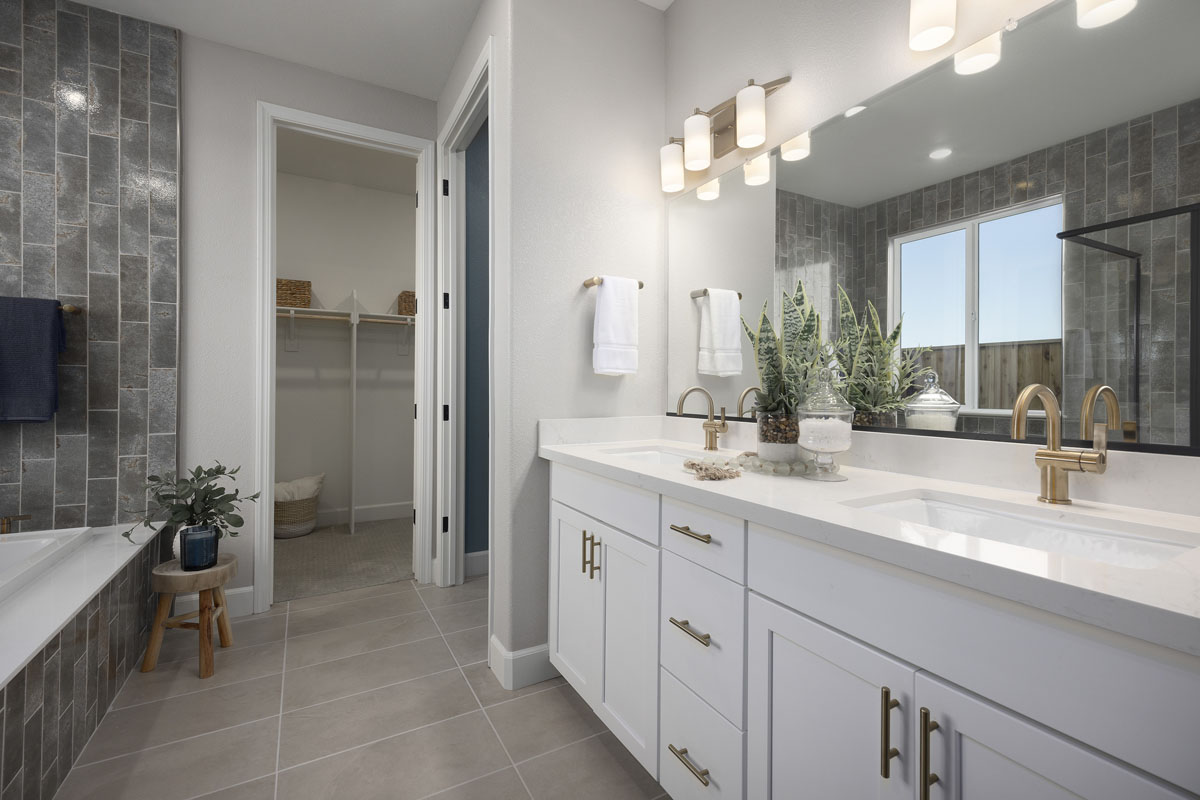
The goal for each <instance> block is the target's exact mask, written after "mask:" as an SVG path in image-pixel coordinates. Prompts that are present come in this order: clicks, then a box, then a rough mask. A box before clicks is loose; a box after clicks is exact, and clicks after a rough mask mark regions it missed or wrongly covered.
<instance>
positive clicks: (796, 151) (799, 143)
mask: <svg viewBox="0 0 1200 800" xmlns="http://www.w3.org/2000/svg"><path fill="white" fill-rule="evenodd" d="M811 152H812V134H811V132H810V131H805V132H804V133H802V134H800V135H799V136H795V137H793V138H791V139H788V140H787V141H786V142H784V143H783V144H781V145H780V146H779V157H780V158H782V159H783V160H784V161H799V160H800V159H802V158H808V155H809V153H811Z"/></svg>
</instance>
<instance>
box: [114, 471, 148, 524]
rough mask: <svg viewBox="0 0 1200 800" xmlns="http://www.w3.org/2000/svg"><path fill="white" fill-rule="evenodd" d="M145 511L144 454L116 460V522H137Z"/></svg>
mask: <svg viewBox="0 0 1200 800" xmlns="http://www.w3.org/2000/svg"><path fill="white" fill-rule="evenodd" d="M145 513H146V456H132V457H128V458H121V459H119V460H118V462H117V522H137V521H138V520H139V519H141V518H142V516H143V515H144V514H145Z"/></svg>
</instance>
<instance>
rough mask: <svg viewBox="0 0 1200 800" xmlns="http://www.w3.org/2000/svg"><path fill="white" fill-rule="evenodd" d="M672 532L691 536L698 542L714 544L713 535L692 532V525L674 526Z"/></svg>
mask: <svg viewBox="0 0 1200 800" xmlns="http://www.w3.org/2000/svg"><path fill="white" fill-rule="evenodd" d="M671 530H673V531H675V532H676V533H682V534H683V535H684V536H690V537H692V538H693V539H695V540H696V541H698V542H704V543H705V544H712V534H709V533H696V532H695V531H694V530H692V528H691V526H690V525H672V526H671Z"/></svg>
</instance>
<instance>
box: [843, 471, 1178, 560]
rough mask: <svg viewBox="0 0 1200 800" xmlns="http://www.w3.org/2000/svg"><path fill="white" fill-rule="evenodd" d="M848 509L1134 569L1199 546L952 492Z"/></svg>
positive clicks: (1147, 528)
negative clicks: (857, 509)
mask: <svg viewBox="0 0 1200 800" xmlns="http://www.w3.org/2000/svg"><path fill="white" fill-rule="evenodd" d="M846 505H850V506H855V507H858V508H861V509H863V510H864V511H872V512H874V513H877V514H883V515H886V516H889V517H892V518H894V519H899V520H902V521H904V522H907V523H910V524H915V525H919V526H923V527H928V528H936V529H938V530H941V531H950V532H953V533H961V534H964V535H967V536H974V537H978V538H980V539H989V540H992V541H996V542H1005V543H1008V544H1013V545H1019V546H1022V547H1028V548H1032V549H1035V550H1042V551H1046V552H1051V553H1058V554H1060V555H1064V556H1072V557H1075V558H1082V559H1087V560H1089V561H1099V562H1102V563H1105V564H1113V565H1116V566H1121V567H1130V568H1133V569H1150V568H1153V567H1156V566H1158V565H1160V564H1162V563H1164V562H1167V561H1170V560H1171V559H1173V558H1175V557H1177V556H1179V555H1181V554H1183V553H1185V552H1187V551H1189V550H1192V549H1194V548H1195V547H1196V546H1197V545H1196V543H1195V542H1192V541H1190V538H1191V537H1190V535H1189V534H1187V533H1184V532H1181V531H1175V530H1172V529H1170V528H1160V527H1156V526H1152V525H1141V524H1138V523H1130V522H1125V521H1119V522H1118V521H1113V520H1108V519H1104V518H1102V517H1095V516H1091V515H1087V514H1078V513H1071V512H1070V511H1062V510H1058V509H1053V510H1051V509H1049V508H1047V509H1027V508H1024V507H1022V506H1018V505H1012V504H1008V503H1001V502H995V501H990V500H983V499H980V498H975V497H971V496H969V495H958V494H952V493H949V492H933V491H925V490H921V489H917V490H912V491H907V492H899V493H896V494H891V495H883V496H878V497H868V498H865V499H862V500H854V501H848V502H847V503H846Z"/></svg>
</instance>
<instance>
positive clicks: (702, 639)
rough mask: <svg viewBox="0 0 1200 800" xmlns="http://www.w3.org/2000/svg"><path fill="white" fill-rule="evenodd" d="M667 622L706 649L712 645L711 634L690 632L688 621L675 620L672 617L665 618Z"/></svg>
mask: <svg viewBox="0 0 1200 800" xmlns="http://www.w3.org/2000/svg"><path fill="white" fill-rule="evenodd" d="M667 620H668V621H669V622H670V623H671V624H672V625H674V626H675V627H676V628H679V630H681V631H683V632H684V633H686V634H687V635H688V636H690V637H692V638H693V639H695V640H696V641H697V642H699V643H700V644H702V645H704V646H705V647H708V646H709V645H711V644H712V634H711V633H696V632H695V631H694V630H692V628H691V626H690V625H688V621H687V620H686V619H675V618H674V617H667Z"/></svg>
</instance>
